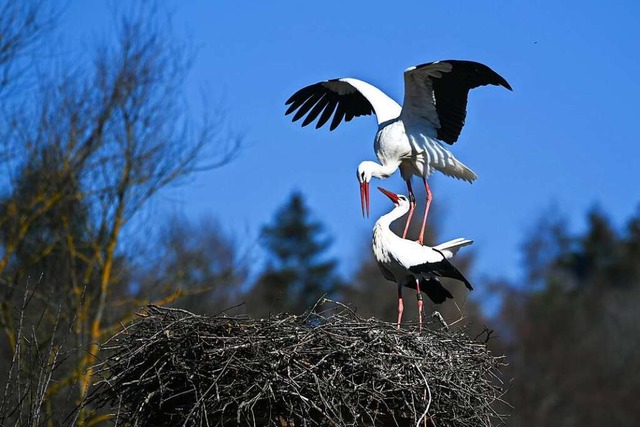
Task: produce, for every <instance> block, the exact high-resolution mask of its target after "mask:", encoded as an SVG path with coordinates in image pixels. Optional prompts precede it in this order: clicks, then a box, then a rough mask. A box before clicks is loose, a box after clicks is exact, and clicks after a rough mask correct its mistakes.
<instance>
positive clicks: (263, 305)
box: [249, 192, 342, 315]
mask: <svg viewBox="0 0 640 427" xmlns="http://www.w3.org/2000/svg"><path fill="white" fill-rule="evenodd" d="M261 242H262V244H263V246H264V248H265V249H266V251H267V253H268V258H267V264H266V267H265V270H264V272H263V273H262V275H261V276H260V277H259V278H258V280H257V281H256V283H255V285H254V286H253V288H252V291H251V296H250V298H249V310H250V311H251V312H252V313H253V314H256V315H264V314H268V313H269V312H273V311H280V310H284V311H294V312H301V311H303V310H304V309H306V308H308V307H310V306H311V305H313V303H315V301H316V300H317V299H318V298H319V297H320V296H322V295H323V294H324V293H332V292H335V291H337V290H338V289H339V288H340V287H341V286H342V283H341V280H340V278H339V276H338V274H337V273H336V271H335V270H336V266H337V261H336V260H334V259H326V257H325V253H326V251H327V249H328V248H329V246H330V245H331V239H329V238H328V237H327V236H326V233H325V229H324V226H323V225H322V224H321V223H320V222H317V221H314V220H313V218H312V215H311V212H310V211H309V208H308V207H307V206H306V205H305V202H304V198H303V197H302V195H301V194H300V193H297V192H295V193H293V194H292V195H291V197H290V198H289V201H288V202H287V203H285V204H284V205H283V206H282V207H281V208H280V209H279V210H278V211H277V212H276V215H275V218H274V220H273V223H272V224H271V225H267V226H265V227H263V229H262V235H261Z"/></svg>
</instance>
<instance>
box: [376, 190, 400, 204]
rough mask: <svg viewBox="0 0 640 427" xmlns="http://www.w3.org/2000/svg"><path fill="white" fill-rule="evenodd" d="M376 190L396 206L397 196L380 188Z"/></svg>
mask: <svg viewBox="0 0 640 427" xmlns="http://www.w3.org/2000/svg"><path fill="white" fill-rule="evenodd" d="M378 190H380V191H382V193H383V194H384V195H385V196H387V197H388V198H390V199H391V201H392V202H393V203H395V204H396V205H397V204H398V195H397V194H396V193H392V192H391V191H389V190H385V189H384V188H382V187H378Z"/></svg>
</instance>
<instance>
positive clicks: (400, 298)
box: [398, 283, 404, 329]
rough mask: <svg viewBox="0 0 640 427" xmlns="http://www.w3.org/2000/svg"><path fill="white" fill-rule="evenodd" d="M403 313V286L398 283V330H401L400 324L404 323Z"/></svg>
mask: <svg viewBox="0 0 640 427" xmlns="http://www.w3.org/2000/svg"><path fill="white" fill-rule="evenodd" d="M403 311H404V304H403V303H402V285H401V284H400V283H398V329H400V322H402V312H403Z"/></svg>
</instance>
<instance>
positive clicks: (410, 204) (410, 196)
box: [402, 178, 416, 239]
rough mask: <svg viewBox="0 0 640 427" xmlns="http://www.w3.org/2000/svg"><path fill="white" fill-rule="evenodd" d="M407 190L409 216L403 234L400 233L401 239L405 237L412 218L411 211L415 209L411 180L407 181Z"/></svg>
mask: <svg viewBox="0 0 640 427" xmlns="http://www.w3.org/2000/svg"><path fill="white" fill-rule="evenodd" d="M407 190H409V215H408V216H407V223H406V224H405V226H404V232H403V233H402V238H403V239H405V238H406V237H407V232H408V231H409V224H411V217H412V216H413V210H414V209H415V208H416V196H415V195H414V194H413V189H412V188H411V178H409V179H407Z"/></svg>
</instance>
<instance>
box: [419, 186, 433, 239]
mask: <svg viewBox="0 0 640 427" xmlns="http://www.w3.org/2000/svg"><path fill="white" fill-rule="evenodd" d="M422 180H423V181H424V189H425V190H426V191H427V205H426V206H425V208H424V218H422V228H421V229H420V237H419V238H418V243H420V244H421V245H423V244H424V229H425V228H426V226H427V215H428V214H429V207H430V206H431V199H432V196H431V189H430V188H429V183H428V182H427V179H426V178H424V177H423V178H422Z"/></svg>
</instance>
